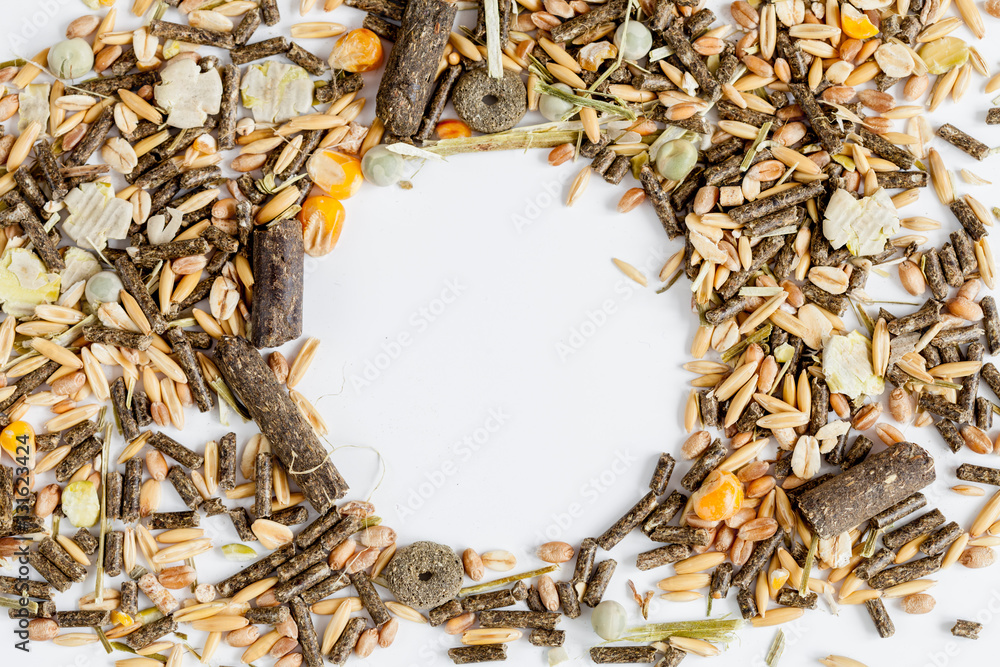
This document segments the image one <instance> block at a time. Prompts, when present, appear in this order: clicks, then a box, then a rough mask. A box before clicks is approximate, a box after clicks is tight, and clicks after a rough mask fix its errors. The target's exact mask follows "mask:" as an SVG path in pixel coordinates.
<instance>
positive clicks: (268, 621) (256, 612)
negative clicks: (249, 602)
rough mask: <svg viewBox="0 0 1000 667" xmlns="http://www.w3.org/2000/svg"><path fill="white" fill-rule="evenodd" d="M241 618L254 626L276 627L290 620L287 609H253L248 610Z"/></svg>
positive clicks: (278, 607)
mask: <svg viewBox="0 0 1000 667" xmlns="http://www.w3.org/2000/svg"><path fill="white" fill-rule="evenodd" d="M243 617H244V618H246V619H247V620H248V621H249V622H250V623H252V624H254V625H277V624H279V623H284V622H285V621H287V620H288V619H289V618H291V613H290V612H289V611H288V607H284V606H280V605H279V606H277V607H254V608H253V609H248V610H247V612H246V613H245V614H243Z"/></svg>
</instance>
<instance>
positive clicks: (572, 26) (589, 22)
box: [552, 0, 626, 42]
mask: <svg viewBox="0 0 1000 667" xmlns="http://www.w3.org/2000/svg"><path fill="white" fill-rule="evenodd" d="M625 7H626V3H625V2H623V0H610V2H607V3H604V4H602V5H599V6H597V7H595V8H594V9H592V10H591V11H589V12H587V13H585V14H581V15H579V16H575V17H573V18H571V19H570V20H568V21H564V22H563V23H561V24H559V25H557V26H555V27H554V28H552V40H553V41H555V42H569V41H571V40H574V39H576V38H577V37H579V36H580V35H582V34H583V33H585V32H587V31H588V30H590V29H591V28H594V27H597V26H599V25H601V24H602V23H606V22H614V21H617V20H618V19H619V18H620V17H621V16H622V14H624V13H625ZM588 14H589V15H590V16H588Z"/></svg>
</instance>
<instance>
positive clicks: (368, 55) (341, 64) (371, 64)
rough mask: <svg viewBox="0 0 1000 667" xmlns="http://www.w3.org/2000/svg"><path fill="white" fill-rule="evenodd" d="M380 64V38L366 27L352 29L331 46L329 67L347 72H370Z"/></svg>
mask: <svg viewBox="0 0 1000 667" xmlns="http://www.w3.org/2000/svg"><path fill="white" fill-rule="evenodd" d="M381 64H382V40H380V39H379V37H378V35H376V34H375V33H373V32H372V31H371V30H368V29H367V28H358V29H357V30H352V31H350V32H349V33H347V34H346V35H344V36H343V37H341V38H340V39H338V40H337V43H336V44H334V46H333V52H332V53H331V54H330V67H333V68H334V69H342V70H346V71H348V72H370V71H372V70H374V69H378V67H379V65H381Z"/></svg>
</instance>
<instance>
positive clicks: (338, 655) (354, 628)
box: [327, 616, 368, 665]
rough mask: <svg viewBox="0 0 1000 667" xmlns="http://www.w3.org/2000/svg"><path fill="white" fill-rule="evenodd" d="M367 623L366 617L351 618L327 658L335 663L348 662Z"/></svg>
mask: <svg viewBox="0 0 1000 667" xmlns="http://www.w3.org/2000/svg"><path fill="white" fill-rule="evenodd" d="M367 625H368V622H367V621H365V619H363V618H359V617H357V616H355V617H354V618H352V619H351V620H349V621H348V622H347V627H346V628H344V632H343V633H341V635H340V638H339V639H338V640H337V641H336V643H335V644H334V645H333V648H332V649H330V655H328V656H327V659H328V660H329V661H330V662H332V663H333V664H335V665H343V664H344V663H345V662H347V658H349V657H350V655H351V652H352V651H354V645H355V644H357V643H358V637H360V636H361V633H362V632H364V630H365V627H366V626H367Z"/></svg>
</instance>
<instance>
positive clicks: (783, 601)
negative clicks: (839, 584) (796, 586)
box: [776, 588, 819, 609]
mask: <svg viewBox="0 0 1000 667" xmlns="http://www.w3.org/2000/svg"><path fill="white" fill-rule="evenodd" d="M818 598H819V596H818V595H816V594H815V593H809V594H808V595H801V594H800V593H799V592H798V591H796V590H793V589H791V588H782V589H781V590H780V591H778V597H777V598H776V602H777V603H778V604H779V605H781V606H782V607H800V608H802V609H815V608H816V600H817V599H818Z"/></svg>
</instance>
